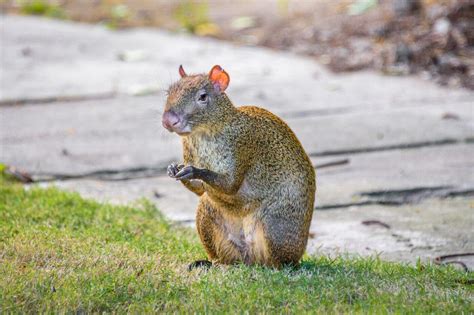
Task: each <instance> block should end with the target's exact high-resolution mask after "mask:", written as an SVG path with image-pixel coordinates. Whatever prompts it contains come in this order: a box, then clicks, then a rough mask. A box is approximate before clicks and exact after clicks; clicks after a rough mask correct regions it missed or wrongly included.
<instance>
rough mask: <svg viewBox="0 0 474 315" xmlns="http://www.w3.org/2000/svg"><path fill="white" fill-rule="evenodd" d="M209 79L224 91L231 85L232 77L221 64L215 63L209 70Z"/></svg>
mask: <svg viewBox="0 0 474 315" xmlns="http://www.w3.org/2000/svg"><path fill="white" fill-rule="evenodd" d="M209 80H211V82H212V84H213V85H214V87H215V88H216V89H217V90H218V91H219V92H224V91H225V89H226V88H227V87H228V86H229V82H230V77H229V75H228V74H227V72H225V71H224V69H222V68H221V66H218V65H215V66H214V67H212V69H211V71H210V72H209Z"/></svg>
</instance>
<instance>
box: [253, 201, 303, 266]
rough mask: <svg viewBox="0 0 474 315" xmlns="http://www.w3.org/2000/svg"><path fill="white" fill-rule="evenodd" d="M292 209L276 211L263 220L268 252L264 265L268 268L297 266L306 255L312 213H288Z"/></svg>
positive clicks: (296, 210) (296, 211)
mask: <svg viewBox="0 0 474 315" xmlns="http://www.w3.org/2000/svg"><path fill="white" fill-rule="evenodd" d="M291 207H292V206H291V205H289V206H287V207H286V209H285V211H281V210H279V209H275V211H272V212H271V215H267V216H265V218H264V219H263V220H262V226H263V230H264V238H265V241H266V245H267V252H268V255H266V259H265V261H264V264H265V265H267V266H272V267H277V268H280V267H282V266H284V265H297V264H298V262H299V260H300V259H301V257H302V256H303V254H304V251H305V249H306V244H307V242H308V234H309V225H310V222H311V217H312V211H311V213H307V212H306V213H304V212H302V211H301V209H299V211H298V209H294V211H288V209H289V208H291ZM311 210H312V209H311ZM281 213H286V215H282V214H281ZM288 214H289V215H288Z"/></svg>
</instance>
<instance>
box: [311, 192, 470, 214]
mask: <svg viewBox="0 0 474 315" xmlns="http://www.w3.org/2000/svg"><path fill="white" fill-rule="evenodd" d="M357 196H358V197H361V198H362V200H361V201H357V202H348V203H335V204H326V205H321V206H316V207H315V208H314V210H333V209H343V208H350V207H365V206H377V205H379V206H395V207H399V206H403V205H411V204H418V203H420V202H421V201H423V200H425V199H428V198H441V199H444V198H453V197H464V196H474V189H473V188H461V189H460V188H456V187H453V186H430V187H414V188H407V189H385V190H374V191H368V192H360V193H358V194H357Z"/></svg>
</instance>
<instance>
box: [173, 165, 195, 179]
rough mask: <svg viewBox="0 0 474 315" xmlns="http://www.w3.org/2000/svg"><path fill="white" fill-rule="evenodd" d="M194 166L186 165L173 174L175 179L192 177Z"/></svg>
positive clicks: (193, 175)
mask: <svg viewBox="0 0 474 315" xmlns="http://www.w3.org/2000/svg"><path fill="white" fill-rule="evenodd" d="M194 177H195V168H194V167H193V166H186V167H184V168H182V169H181V170H180V171H179V172H178V173H176V174H175V175H174V178H175V179H176V180H186V179H194Z"/></svg>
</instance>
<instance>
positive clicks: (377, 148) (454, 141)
mask: <svg viewBox="0 0 474 315" xmlns="http://www.w3.org/2000/svg"><path fill="white" fill-rule="evenodd" d="M462 143H465V144H474V138H464V139H452V138H446V139H439V140H431V141H420V142H412V143H399V144H393V145H384V146H375V147H365V148H353V149H341V150H328V151H321V152H312V153H309V156H311V157H321V156H331V155H347V154H361V153H370V152H381V151H392V150H407V149H418V148H424V147H437V146H444V145H453V144H462Z"/></svg>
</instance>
